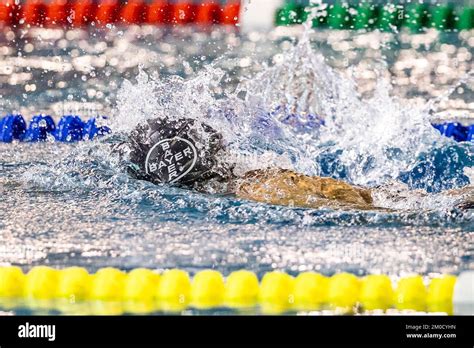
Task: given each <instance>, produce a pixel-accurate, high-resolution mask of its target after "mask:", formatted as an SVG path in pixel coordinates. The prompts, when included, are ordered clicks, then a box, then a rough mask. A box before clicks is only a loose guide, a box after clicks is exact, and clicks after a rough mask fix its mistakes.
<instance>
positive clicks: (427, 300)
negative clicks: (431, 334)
mask: <svg viewBox="0 0 474 348" xmlns="http://www.w3.org/2000/svg"><path fill="white" fill-rule="evenodd" d="M473 284H474V272H473V271H466V272H463V273H461V274H460V275H459V276H454V275H449V274H445V275H440V276H438V277H435V278H433V279H431V280H429V281H428V280H427V279H424V278H423V277H421V276H419V275H412V276H406V277H402V278H400V279H398V280H396V279H393V278H391V277H389V276H387V275H382V274H372V275H367V276H364V277H358V276H356V275H354V274H351V273H337V274H335V275H333V276H330V277H328V276H325V275H322V274H319V273H314V272H303V273H300V274H298V275H296V276H291V275H289V274H287V273H284V272H279V271H272V272H268V273H266V274H264V275H263V277H262V278H261V279H258V277H257V275H256V274H255V273H253V272H251V271H248V270H239V271H235V272H232V273H230V274H229V275H227V276H226V277H225V276H224V275H222V274H221V273H220V272H218V271H215V270H203V271H200V272H198V273H196V274H195V275H194V277H190V275H189V274H188V273H187V272H186V271H184V270H180V269H171V270H167V271H164V272H160V273H159V272H156V271H154V270H150V269H145V268H138V269H134V270H131V271H130V272H124V271H122V270H119V269H116V268H110V267H107V268H102V269H99V270H98V271H97V272H96V273H94V274H90V273H89V272H88V271H87V270H86V269H84V268H81V267H69V268H65V269H62V270H58V269H54V268H51V267H46V266H35V267H32V268H31V269H30V270H29V272H28V273H26V274H25V273H23V271H22V270H21V269H20V268H19V267H15V266H7V267H0V306H1V307H3V308H4V307H5V303H10V304H11V303H13V302H11V301H14V300H15V299H16V300H21V301H23V302H22V303H29V304H31V305H32V306H33V307H34V306H42V309H56V307H55V306H56V305H57V304H58V303H61V301H66V302H69V305H70V306H73V307H74V306H76V307H78V308H80V307H81V304H84V303H96V304H97V303H98V302H100V303H109V304H110V303H114V304H116V305H123V306H124V308H126V309H125V311H127V310H131V311H135V310H137V308H138V311H139V312H140V311H144V312H154V311H182V310H184V309H187V308H196V309H211V308H234V309H239V308H240V309H244V308H247V309H248V308H257V307H258V308H260V309H262V311H263V312H267V313H275V314H277V313H284V312H288V311H290V312H292V311H300V310H304V311H308V310H322V309H332V310H337V309H341V310H342V309H344V310H345V311H347V312H351V311H361V310H362V311H374V310H379V311H387V310H390V309H396V310H399V311H400V310H415V311H427V312H445V313H449V314H452V313H465V311H466V310H472V309H473V305H474V289H473ZM9 301H10V302H9ZM28 301H29V302H28ZM35 301H36V302H35ZM55 303H56V304H55ZM14 307H15V306H13V307H12V308H14ZM115 308H117V307H115ZM130 308H132V309H130ZM466 308H467V309H466ZM121 313H122V312H120V311H119V312H118V313H116V314H121Z"/></svg>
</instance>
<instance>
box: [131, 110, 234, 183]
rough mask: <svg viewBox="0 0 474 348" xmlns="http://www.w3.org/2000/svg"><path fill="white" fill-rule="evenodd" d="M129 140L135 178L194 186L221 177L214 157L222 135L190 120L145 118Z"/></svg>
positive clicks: (218, 149) (223, 174)
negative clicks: (146, 119)
mask: <svg viewBox="0 0 474 348" xmlns="http://www.w3.org/2000/svg"><path fill="white" fill-rule="evenodd" d="M130 143H131V153H130V160H131V162H132V163H133V165H132V167H131V168H130V169H131V171H132V173H133V174H134V175H135V176H136V177H137V178H139V179H144V180H148V181H151V182H154V183H170V184H173V185H177V186H183V187H189V188H198V187H199V186H200V184H203V183H205V182H206V181H208V180H210V179H213V178H222V177H224V176H225V170H224V168H223V167H222V166H220V165H219V164H218V158H217V157H218V156H217V154H218V152H219V151H221V150H223V148H224V146H223V144H222V136H221V135H220V134H219V133H217V132H216V131H215V130H214V129H213V128H212V127H210V126H208V125H206V124H197V122H196V121H195V120H193V119H179V120H169V119H152V120H148V121H147V122H146V123H145V124H143V125H139V126H137V128H135V129H134V130H133V131H132V132H131V134H130Z"/></svg>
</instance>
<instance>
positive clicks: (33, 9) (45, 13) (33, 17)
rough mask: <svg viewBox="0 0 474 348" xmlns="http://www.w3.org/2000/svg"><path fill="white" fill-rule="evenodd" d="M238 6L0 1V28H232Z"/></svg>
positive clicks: (161, 0)
mask: <svg viewBox="0 0 474 348" xmlns="http://www.w3.org/2000/svg"><path fill="white" fill-rule="evenodd" d="M240 6H241V5H240V1H239V0H228V1H226V2H224V3H222V2H221V1H219V0H201V1H200V2H199V1H198V2H196V1H193V0H173V1H171V0H128V1H123V0H24V1H23V2H21V3H17V2H16V0H0V25H18V24H20V25H23V24H24V25H26V26H46V27H61V26H62V27H84V26H87V25H91V24H93V23H95V25H97V26H99V27H101V26H105V25H106V24H144V23H146V24H152V25H159V24H172V25H186V24H192V23H196V24H199V25H214V24H225V25H235V24H237V23H238V18H239V13H240Z"/></svg>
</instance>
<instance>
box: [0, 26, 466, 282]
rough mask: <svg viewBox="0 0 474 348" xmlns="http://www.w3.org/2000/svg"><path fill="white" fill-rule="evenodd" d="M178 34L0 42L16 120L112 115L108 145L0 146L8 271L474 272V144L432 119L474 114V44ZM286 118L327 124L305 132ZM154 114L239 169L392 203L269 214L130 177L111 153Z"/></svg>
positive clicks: (370, 36) (459, 39) (15, 36)
mask: <svg viewBox="0 0 474 348" xmlns="http://www.w3.org/2000/svg"><path fill="white" fill-rule="evenodd" d="M175 30H176V32H174V33H171V32H170V30H165V29H159V28H138V27H136V28H135V27H132V28H127V29H124V28H118V29H117V28H112V29H110V30H106V31H100V32H99V31H98V32H83V31H78V30H77V31H67V32H64V31H62V30H46V29H35V30H31V31H29V32H24V33H23V32H12V31H7V30H4V32H3V33H2V38H1V39H0V45H1V46H2V47H0V51H1V54H2V55H3V56H4V59H3V60H2V61H1V62H0V71H1V72H2V73H1V75H0V78H1V81H2V84H1V86H2V87H1V95H2V97H1V98H0V101H1V103H2V104H1V105H2V108H3V110H4V112H7V111H8V112H11V111H19V112H22V113H23V114H24V115H25V116H26V117H27V118H28V117H31V116H33V115H34V114H36V113H40V112H43V113H50V114H52V115H53V116H54V117H55V118H56V119H57V118H59V117H60V116H61V115H62V114H63V113H76V114H79V115H82V116H96V115H108V116H109V119H108V120H107V121H106V122H107V123H108V125H110V126H111V128H112V129H113V130H114V133H113V134H112V135H111V136H109V137H105V138H102V139H100V140H94V141H87V142H81V143H74V144H62V143H55V142H52V141H51V142H46V143H32V144H29V143H13V144H0V153H1V156H0V240H1V241H2V244H1V245H0V264H13V265H20V266H22V267H23V268H24V269H25V270H28V269H30V268H31V267H32V266H34V265H50V266H55V267H65V266H71V265H74V266H84V267H86V268H87V269H88V270H89V271H91V272H92V271H95V270H97V269H99V268H101V267H106V266H113V267H118V268H120V269H124V270H130V269H133V268H136V267H148V268H153V269H167V268H182V269H185V270H187V271H189V272H191V273H194V272H196V271H199V270H202V269H207V268H212V269H216V270H218V271H221V272H222V273H223V274H228V273H230V272H231V271H234V270H238V269H248V270H252V271H255V272H256V273H257V274H258V275H259V276H262V275H263V274H264V273H265V272H267V271H270V270H283V271H285V272H288V273H290V274H297V273H299V272H302V271H309V270H313V271H317V272H321V273H323V274H327V275H331V274H334V273H336V272H341V271H349V272H353V273H355V274H358V275H364V274H368V273H384V274H388V275H390V276H392V277H394V278H396V277H399V276H403V275H406V274H410V273H418V274H422V275H423V276H426V277H427V278H430V277H433V276H435V275H436V274H439V273H454V274H457V273H459V272H461V271H463V270H468V269H474V254H473V253H474V242H473V234H474V210H472V209H471V210H463V209H460V208H459V207H458V205H459V204H460V203H461V202H464V201H472V199H473V191H472V181H471V180H473V179H472V176H473V174H472V169H471V167H472V166H473V165H474V145H472V144H468V143H462V144H458V143H455V142H454V141H452V140H451V139H447V138H444V137H442V136H441V135H439V133H437V131H436V130H435V129H434V128H433V127H432V126H431V125H430V122H431V121H433V120H435V119H439V118H443V119H447V118H450V117H458V118H459V119H462V120H469V119H470V118H471V117H473V115H474V114H473V113H474V105H473V99H472V96H473V92H472V90H473V89H472V87H473V83H474V82H473V80H472V78H471V77H470V76H469V75H466V74H467V73H469V72H470V71H472V67H473V65H474V64H473V59H472V48H473V47H474V36H473V33H472V32H467V33H466V32H464V33H460V34H458V33H451V34H449V33H444V34H439V33H437V32H431V31H429V32H428V33H425V34H419V35H413V36H410V35H409V34H406V33H399V34H388V33H376V32H372V33H367V34H363V33H349V32H343V31H337V32H335V31H334V32H331V31H324V32H318V33H310V34H307V35H305V34H302V33H301V32H298V33H290V34H291V35H289V33H288V32H284V30H290V29H285V28H283V29H281V28H280V29H277V30H275V31H274V32H272V33H270V34H265V35H263V34H261V33H249V34H239V33H238V32H235V31H230V30H229V29H215V30H213V31H196V30H189V29H187V28H184V29H180V30H179V31H178V30H177V29H175ZM291 30H294V29H291ZM293 34H295V35H296V36H298V37H301V36H302V38H301V40H300V41H299V42H298V43H297V42H295V41H297V40H296V39H294V38H292V36H293ZM454 57H455V59H454ZM33 63H34V64H33ZM307 92H310V93H307ZM288 114H290V115H307V114H318V115H328V116H326V119H325V125H324V126H311V125H308V123H307V122H306V121H305V120H303V121H301V122H300V121H298V122H296V123H295V122H286V121H285V120H286V118H285V117H286V116H287V115H288ZM160 115H168V116H169V115H171V116H172V117H182V116H188V117H193V118H197V119H200V120H206V122H208V123H209V124H211V125H212V126H213V127H215V128H216V129H218V130H219V131H221V132H222V133H223V134H224V136H225V138H226V140H227V145H228V148H229V153H228V154H227V156H228V157H229V158H228V160H229V161H233V163H234V164H235V168H236V170H237V171H240V172H241V173H243V172H245V171H246V170H250V169H255V168H266V167H271V166H280V167H285V168H291V169H294V170H297V171H299V172H303V173H306V174H309V175H324V176H332V177H336V178H341V179H344V180H347V181H349V182H351V183H354V184H359V185H364V186H369V187H372V188H374V190H375V191H374V192H375V196H376V202H377V203H378V205H380V206H382V207H384V208H386V209H385V210H383V211H382V210H380V211H355V210H346V211H338V210H331V209H318V210H316V209H302V208H296V207H284V206H271V205H265V204H260V203H255V202H250V201H245V200H241V199H238V198H236V197H234V196H232V195H225V194H222V193H219V192H216V193H215V194H211V193H209V194H202V193H197V192H192V191H188V190H183V189H179V188H173V187H168V186H158V185H153V184H151V183H148V182H144V181H139V180H136V179H134V178H132V177H130V176H129V175H128V174H127V170H126V164H127V163H126V159H123V158H121V157H120V156H118V155H117V154H116V153H115V152H114V151H113V150H112V149H113V148H114V146H116V144H118V143H121V142H123V141H124V140H126V135H127V133H128V132H129V131H130V130H131V129H133V128H134V127H135V126H136V125H137V124H138V123H139V122H141V121H143V120H144V119H147V118H150V117H156V116H160ZM473 119H474V118H473ZM412 189H418V190H417V191H412ZM450 189H451V190H452V189H458V190H459V192H458V193H456V194H446V193H445V190H450ZM400 195H401V196H402V197H403V199H401V200H400V199H397V197H399V196H400Z"/></svg>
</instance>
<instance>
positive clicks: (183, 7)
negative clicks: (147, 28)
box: [171, 1, 196, 24]
mask: <svg viewBox="0 0 474 348" xmlns="http://www.w3.org/2000/svg"><path fill="white" fill-rule="evenodd" d="M195 16H196V6H195V5H194V4H193V3H192V2H191V1H178V2H177V3H175V4H174V6H173V11H172V16H171V23H173V24H188V23H191V22H193V21H194V18H195Z"/></svg>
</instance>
